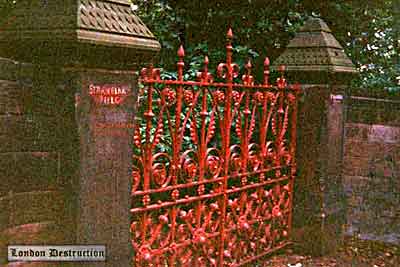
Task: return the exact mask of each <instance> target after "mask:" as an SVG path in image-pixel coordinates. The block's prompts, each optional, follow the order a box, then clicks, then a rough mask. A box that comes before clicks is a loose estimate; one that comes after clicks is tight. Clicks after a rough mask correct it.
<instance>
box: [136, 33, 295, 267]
mask: <svg viewBox="0 0 400 267" xmlns="http://www.w3.org/2000/svg"><path fill="white" fill-rule="evenodd" d="M232 39H233V35H232V31H231V30H230V29H229V31H228V34H227V45H226V62H225V63H221V64H219V65H218V67H217V75H218V77H220V78H223V79H225V83H222V82H214V78H213V76H212V74H210V73H209V72H208V64H209V60H208V58H207V57H205V59H204V69H203V71H201V72H198V73H197V77H198V81H184V80H183V69H184V66H185V65H184V60H183V58H184V50H183V47H182V46H181V47H180V48H179V50H178V57H179V61H178V63H177V69H178V77H177V80H162V79H161V78H160V70H159V69H157V68H154V67H153V66H150V67H149V68H144V69H143V70H142V71H141V79H142V81H141V82H142V84H143V85H144V87H145V89H146V92H145V93H146V94H144V95H143V97H142V98H143V99H144V100H145V101H146V102H145V103H143V104H142V106H141V108H142V109H144V112H143V115H142V117H138V120H139V121H138V124H137V125H138V127H136V129H135V135H134V152H135V156H134V165H133V171H132V179H133V186H132V208H131V213H132V215H133V220H132V224H131V232H132V246H133V249H134V253H135V260H134V263H133V264H134V265H135V266H163V267H164V266H192V265H193V266H220V267H221V266H242V265H244V264H247V263H251V262H253V261H255V260H257V259H259V258H261V257H263V256H265V255H267V254H270V253H272V252H274V251H276V250H278V249H281V248H283V247H284V246H286V245H287V244H288V243H289V242H290V237H289V236H290V232H291V221H292V199H293V181H294V176H295V172H296V163H295V151H296V144H295V141H296V118H297V98H298V92H299V88H300V87H299V85H294V86H289V85H287V82H286V80H285V78H284V76H283V72H284V68H283V67H282V68H281V73H282V74H281V77H280V78H278V79H277V85H276V86H274V85H270V84H269V81H268V80H269V60H268V58H266V59H265V62H264V83H263V84H260V85H257V84H254V77H253V76H252V75H251V69H252V65H251V62H250V61H249V62H248V63H247V64H246V66H245V68H246V71H245V74H244V75H243V76H242V82H243V83H235V82H234V79H235V78H237V77H238V75H239V67H238V65H237V64H235V63H233V62H232V51H233V48H232ZM221 89H223V90H221ZM141 128H143V129H141ZM165 131H168V134H164V133H165ZM142 139H143V140H142ZM181 194H184V196H183V197H182V196H181Z"/></svg>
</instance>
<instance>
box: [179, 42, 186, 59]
mask: <svg viewBox="0 0 400 267" xmlns="http://www.w3.org/2000/svg"><path fill="white" fill-rule="evenodd" d="M184 56H185V50H184V49H183V45H181V46H180V47H179V49H178V57H180V58H183V57H184Z"/></svg>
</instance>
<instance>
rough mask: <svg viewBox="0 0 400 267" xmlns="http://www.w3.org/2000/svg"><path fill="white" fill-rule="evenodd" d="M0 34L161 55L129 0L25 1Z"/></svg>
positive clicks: (6, 39)
mask: <svg viewBox="0 0 400 267" xmlns="http://www.w3.org/2000/svg"><path fill="white" fill-rule="evenodd" d="M10 18H11V19H10V23H9V24H8V25H7V27H6V28H5V29H3V30H2V31H1V32H0V41H1V42H3V43H6V45H9V43H10V42H12V43H16V42H25V43H28V42H30V41H39V42H46V43H47V42H48V43H54V42H64V41H66V40H68V41H70V42H75V43H78V44H79V43H89V44H96V45H108V46H114V47H123V48H130V49H133V50H143V51H149V52H153V53H155V52H158V51H159V50H160V48H161V46H160V44H159V42H158V41H157V40H156V38H155V36H154V35H153V34H152V32H151V31H150V30H149V29H148V28H147V26H146V25H145V24H144V23H143V22H142V21H141V20H140V18H139V17H138V16H137V15H136V14H135V13H134V11H133V10H132V8H131V6H130V2H129V1H128V0H74V1H64V0H52V1H48V2H47V1H46V2H42V1H37V0H32V1H21V2H17V5H16V8H15V9H14V10H13V11H12V14H10Z"/></svg>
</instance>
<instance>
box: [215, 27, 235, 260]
mask: <svg viewBox="0 0 400 267" xmlns="http://www.w3.org/2000/svg"><path fill="white" fill-rule="evenodd" d="M232 39H233V34H232V29H229V30H228V33H227V41H228V43H227V45H226V68H227V72H226V82H227V85H228V86H227V87H226V94H225V109H224V128H225V135H224V136H223V137H222V140H223V144H224V148H223V151H224V153H225V155H224V180H223V184H222V186H223V188H222V189H223V200H222V207H221V228H220V248H219V255H218V256H219V266H220V267H223V265H224V246H225V244H224V243H225V221H226V204H227V201H228V195H227V192H226V191H227V188H228V174H229V157H230V151H229V143H230V128H231V98H232V82H233V66H232V50H233V48H232Z"/></svg>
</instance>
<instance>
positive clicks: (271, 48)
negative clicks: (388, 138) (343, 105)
mask: <svg viewBox="0 0 400 267" xmlns="http://www.w3.org/2000/svg"><path fill="white" fill-rule="evenodd" d="M133 2H134V3H135V4H136V5H137V8H138V9H137V12H138V15H139V16H140V17H141V18H142V19H143V21H144V22H145V23H146V24H147V25H148V26H149V27H150V29H151V30H152V31H153V32H154V33H155V35H156V36H157V38H158V39H159V41H160V42H161V44H162V47H163V48H162V53H161V55H160V66H161V67H163V68H165V69H168V70H174V69H175V66H174V64H175V62H176V58H177V57H176V50H177V48H178V46H179V44H180V43H182V44H184V46H185V51H186V55H187V56H186V59H185V61H186V62H189V64H186V66H187V68H188V70H189V69H193V68H196V69H198V68H200V67H201V62H202V57H203V55H204V54H208V56H209V58H210V62H211V66H210V69H213V68H215V66H216V64H217V63H218V62H220V61H223V59H224V49H223V47H224V42H225V38H224V36H225V32H226V30H227V28H228V27H229V26H231V27H232V28H233V31H234V35H235V39H234V43H235V62H237V63H239V65H241V67H242V66H243V63H244V62H245V61H246V60H247V58H252V59H253V60H254V61H255V64H256V65H258V66H261V64H262V61H263V58H264V57H265V56H269V57H270V59H271V60H272V61H273V60H274V59H275V58H276V57H277V56H279V55H280V54H281V53H282V52H283V50H284V49H285V47H286V45H287V44H288V42H289V41H290V39H291V38H292V37H293V34H294V33H295V32H296V31H297V30H298V29H299V27H300V26H301V25H302V24H303V23H304V21H305V20H306V19H307V17H309V16H320V17H322V18H323V19H324V20H325V21H326V22H327V23H328V25H329V26H330V28H331V29H332V30H333V32H334V34H335V37H336V38H337V39H338V41H339V42H340V43H341V44H342V45H343V47H344V49H345V51H346V53H347V54H348V55H349V57H350V58H351V59H352V60H353V62H354V63H355V65H356V66H357V68H358V69H359V71H360V76H359V77H358V78H357V79H356V80H355V81H354V86H356V87H362V88H364V89H365V90H367V91H369V92H375V91H382V90H386V91H399V89H400V65H399V51H398V50H399V42H400V41H399V30H398V29H396V23H395V22H396V18H395V15H396V14H395V10H396V5H395V3H394V2H395V1H391V0H378V1H356V0H353V1H344V0H339V1H309V0H304V1H300V0H290V1H261V0H248V1H243V0H241V1H238V0H232V1H220V0H217V1H173V0H146V1H135V0H133ZM397 10H398V8H397ZM397 22H398V20H397ZM397 27H398V26H397ZM258 55H260V56H259V57H258ZM257 69H260V70H261V68H257ZM257 74H258V75H259V76H260V75H261V73H257ZM168 75H172V74H171V73H169V74H168ZM188 76H189V77H191V78H192V76H193V73H189V74H188Z"/></svg>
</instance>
